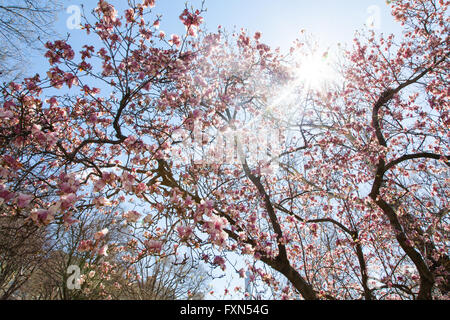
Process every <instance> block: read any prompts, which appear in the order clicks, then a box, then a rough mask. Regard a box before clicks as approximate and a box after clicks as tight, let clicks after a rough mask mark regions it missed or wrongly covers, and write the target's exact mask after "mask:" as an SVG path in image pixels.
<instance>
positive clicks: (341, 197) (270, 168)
mask: <svg viewBox="0 0 450 320" xmlns="http://www.w3.org/2000/svg"><path fill="white" fill-rule="evenodd" d="M449 4H450V2H449V1H444V0H420V1H417V0H397V1H391V3H390V7H391V10H392V15H393V16H394V17H395V18H396V19H397V20H398V21H399V22H400V23H401V24H402V26H403V28H404V29H403V30H404V32H403V36H402V37H400V38H395V37H394V36H393V35H387V36H385V35H377V34H375V33H374V32H367V33H366V34H360V35H357V36H356V37H355V39H354V45H353V47H352V48H350V49H348V50H346V51H343V52H342V61H341V63H340V65H339V77H338V79H339V80H338V81H335V82H334V83H333V84H331V85H328V86H326V87H325V88H320V89H318V88H315V87H312V86H308V77H312V75H309V74H308V75H306V74H303V75H302V69H298V68H297V66H296V64H297V63H298V62H299V61H300V62H301V60H302V57H303V58H304V57H306V54H307V53H306V52H307V50H308V48H307V47H308V46H307V44H306V43H305V42H303V41H302V40H297V41H295V42H293V46H292V48H291V50H290V52H288V53H282V52H280V51H279V50H273V49H271V48H270V47H269V46H268V45H266V44H264V42H263V36H262V35H261V34H260V33H259V32H257V33H255V34H247V33H246V32H245V31H240V32H235V33H233V34H229V33H227V32H226V31H224V30H223V29H222V28H220V27H219V28H218V30H217V32H207V31H206V30H203V29H202V21H203V18H202V16H201V15H202V13H203V9H202V8H200V9H198V10H195V9H189V8H186V9H185V10H184V11H183V12H181V13H180V17H179V18H180V23H182V24H183V25H184V26H185V30H186V32H185V34H180V35H175V34H174V35H166V34H165V33H164V32H162V31H160V30H159V24H160V20H161V17H159V16H158V15H156V14H155V13H154V10H155V8H154V7H155V1H152V0H144V1H130V7H129V8H128V9H127V10H126V11H125V12H118V11H117V10H116V9H115V7H114V6H113V5H111V4H109V3H108V2H106V1H104V0H100V1H99V2H98V5H97V7H96V8H95V10H94V11H93V13H92V15H90V16H86V17H84V18H85V21H84V22H83V26H82V27H83V29H84V31H85V32H86V44H84V45H83V47H82V49H81V51H78V52H75V50H74V49H73V48H72V46H71V44H70V40H68V41H65V40H59V41H55V42H48V43H46V44H45V47H46V50H47V51H46V53H45V57H46V58H47V59H48V63H49V66H48V71H47V73H46V74H42V75H36V76H34V77H30V78H26V79H25V80H24V81H23V82H21V83H17V82H11V83H8V84H5V85H4V86H3V87H2V88H1V102H2V106H1V108H0V150H1V155H0V163H1V170H0V179H1V181H0V182H1V184H0V203H1V204H0V206H1V214H2V215H6V216H11V217H17V218H21V220H20V221H23V223H24V224H25V223H26V224H34V225H36V226H37V227H39V228H44V229H45V228H49V227H50V226H61V227H62V228H65V230H70V229H71V228H74V227H75V226H76V225H77V224H78V223H80V221H79V219H78V218H77V217H78V213H79V212H84V211H86V210H89V211H90V212H94V213H95V214H96V215H114V214H116V215H117V211H116V210H117V207H118V206H120V205H124V207H125V210H124V212H123V213H121V218H122V219H124V220H125V221H126V223H128V224H129V225H131V226H134V230H135V231H134V233H133V239H132V240H130V241H128V242H127V243H125V244H123V245H111V244H109V245H108V243H107V242H106V241H104V239H105V237H106V235H107V233H108V229H105V228H103V227H101V226H99V228H98V230H97V233H95V234H94V235H93V236H92V237H91V238H86V239H82V242H81V243H80V246H79V247H78V250H79V252H87V253H89V254H90V255H91V256H93V257H94V256H95V257H98V258H99V259H101V258H102V257H105V256H107V255H108V254H111V253H112V252H114V251H116V252H122V253H124V252H126V253H127V254H126V255H124V259H125V258H126V259H127V261H128V262H129V263H130V265H133V264H135V263H138V262H139V261H141V260H142V259H144V258H145V257H153V256H157V257H173V259H175V260H174V261H179V260H180V259H181V260H183V256H186V254H187V253H188V252H192V255H193V256H195V257H196V259H198V260H202V261H204V263H207V264H210V265H211V266H212V267H213V268H214V267H217V268H221V269H223V270H224V271H226V272H229V271H230V270H229V269H226V268H227V263H226V259H227V254H228V253H229V252H234V253H235V254H236V253H237V254H238V255H239V256H241V257H242V259H243V261H246V267H244V268H242V269H240V268H239V270H232V272H235V274H236V276H238V277H239V276H240V277H244V276H246V272H247V271H249V273H250V274H251V279H252V281H257V280H259V281H260V282H261V283H262V284H263V285H265V286H268V287H270V288H271V289H272V292H274V295H275V297H278V298H283V299H367V300H372V299H399V298H400V299H448V298H449V294H450V293H449V290H450V261H449V256H448V232H449V224H448V222H449V216H448V214H449V209H448V208H449V203H448V199H449V196H450V194H449V188H448V184H449V165H450V162H449V161H450V158H449V157H450V151H449V144H448V142H449V137H450V133H449V130H448V126H449V123H450V122H449V121H450V119H449V116H450V114H449V110H450V109H449V94H450V92H449V88H450V86H449V71H448V70H450V65H449V54H450V50H449V34H450V28H449V27H450V24H449V17H448V6H449ZM90 39H95V40H96V41H97V42H95V43H94V44H91V43H90V42H89V41H90ZM293 40H294V39H293ZM305 59H306V58H305ZM126 203H133V204H134V205H133V208H128V207H127V206H126V205H125V204H126ZM130 230H131V229H130ZM184 261H186V260H184ZM180 263H182V262H180ZM218 270H220V269H218Z"/></svg>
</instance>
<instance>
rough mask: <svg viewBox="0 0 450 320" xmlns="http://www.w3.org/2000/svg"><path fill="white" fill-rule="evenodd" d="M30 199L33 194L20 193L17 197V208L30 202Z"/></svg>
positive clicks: (23, 206)
mask: <svg viewBox="0 0 450 320" xmlns="http://www.w3.org/2000/svg"><path fill="white" fill-rule="evenodd" d="M32 199H33V196H31V195H29V194H23V193H20V194H19V196H18V197H17V205H18V206H19V208H25V207H26V206H28V205H29V204H30V202H31V200H32Z"/></svg>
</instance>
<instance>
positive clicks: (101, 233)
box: [94, 228, 108, 240]
mask: <svg viewBox="0 0 450 320" xmlns="http://www.w3.org/2000/svg"><path fill="white" fill-rule="evenodd" d="M107 234H108V228H105V229H102V230H101V231H99V232H97V233H96V234H95V235H94V239H95V240H100V239H103V238H104V237H105V236H106V235H107Z"/></svg>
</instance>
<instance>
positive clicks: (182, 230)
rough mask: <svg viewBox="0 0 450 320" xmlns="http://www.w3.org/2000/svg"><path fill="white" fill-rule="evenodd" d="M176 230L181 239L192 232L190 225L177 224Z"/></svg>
mask: <svg viewBox="0 0 450 320" xmlns="http://www.w3.org/2000/svg"><path fill="white" fill-rule="evenodd" d="M177 232H178V236H179V237H180V238H181V239H187V238H188V237H189V236H190V235H191V233H192V228H191V227H190V226H178V227H177Z"/></svg>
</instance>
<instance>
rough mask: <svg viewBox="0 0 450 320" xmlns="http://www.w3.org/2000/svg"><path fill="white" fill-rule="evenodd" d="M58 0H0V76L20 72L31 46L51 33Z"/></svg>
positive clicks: (48, 36)
mask: <svg viewBox="0 0 450 320" xmlns="http://www.w3.org/2000/svg"><path fill="white" fill-rule="evenodd" d="M59 2H60V1H59V0H8V1H0V79H11V78H14V77H17V76H18V75H20V74H21V73H22V72H23V71H24V70H25V67H26V65H27V63H26V62H28V55H29V54H30V53H32V50H35V49H40V48H42V47H43V46H42V42H41V41H39V39H41V40H42V41H46V40H47V39H49V38H51V37H52V36H54V35H55V31H54V28H53V23H54V22H55V21H56V14H57V12H58V11H59V10H60V9H61V5H60V3H59Z"/></svg>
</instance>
